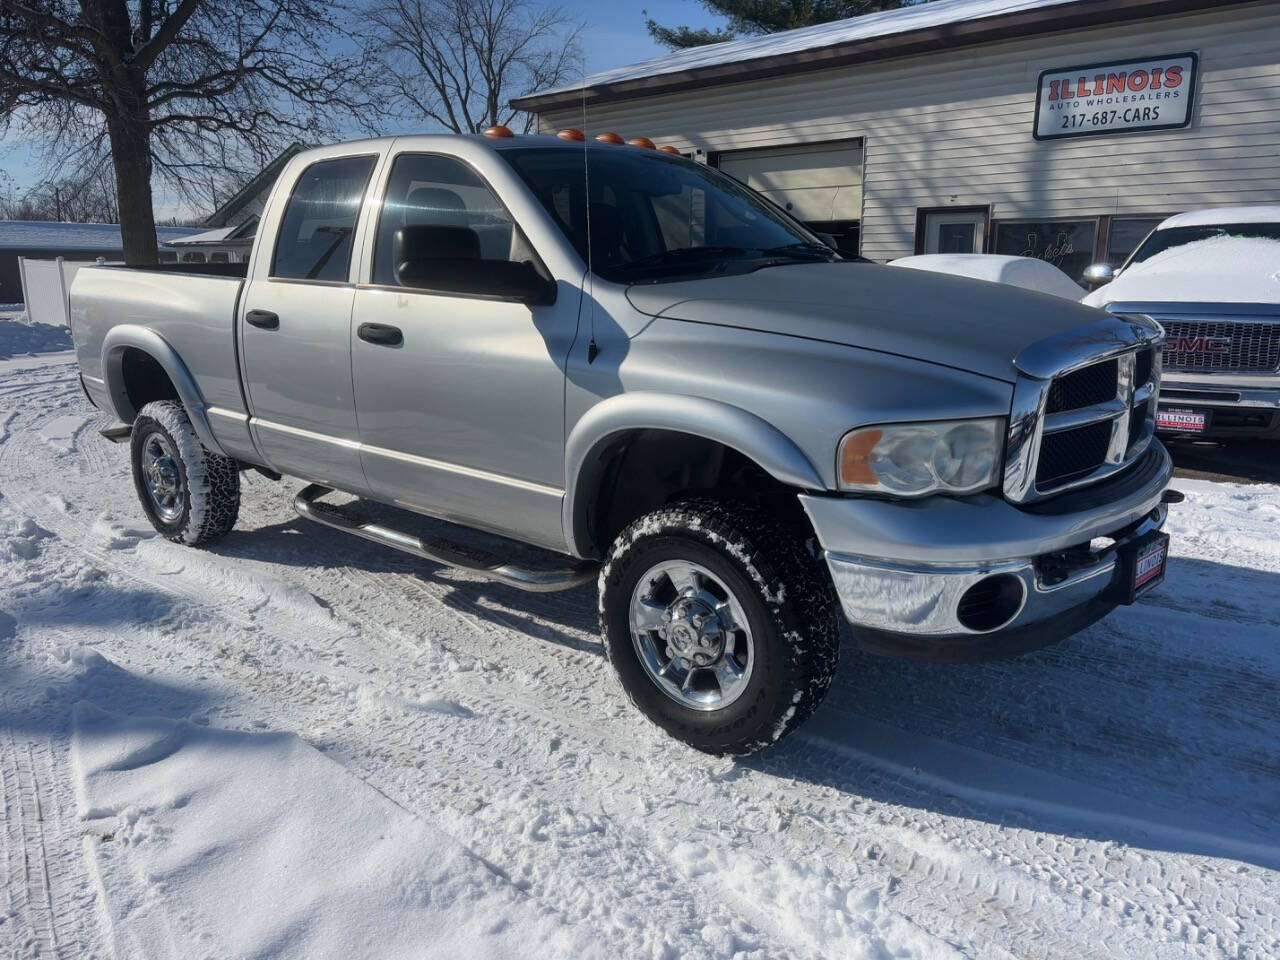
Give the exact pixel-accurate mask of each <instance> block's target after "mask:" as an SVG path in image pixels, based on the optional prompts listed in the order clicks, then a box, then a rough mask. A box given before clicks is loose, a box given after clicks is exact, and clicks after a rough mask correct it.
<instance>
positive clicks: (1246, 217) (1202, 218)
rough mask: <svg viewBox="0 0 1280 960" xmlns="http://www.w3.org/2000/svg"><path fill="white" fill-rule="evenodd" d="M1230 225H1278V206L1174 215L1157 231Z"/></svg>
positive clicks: (1192, 211)
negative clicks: (1171, 228)
mask: <svg viewBox="0 0 1280 960" xmlns="http://www.w3.org/2000/svg"><path fill="white" fill-rule="evenodd" d="M1231 223H1280V206H1274V205H1272V206H1257V207H1211V208H1209V209H1208V210H1191V211H1189V212H1187V213H1176V214H1174V215H1173V216H1172V217H1169V219H1167V220H1165V221H1163V222H1162V223H1161V224H1160V226H1158V227H1156V229H1157V230H1168V229H1169V228H1170V227H1217V226H1223V225H1226V224H1231Z"/></svg>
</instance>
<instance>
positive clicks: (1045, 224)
mask: <svg viewBox="0 0 1280 960" xmlns="http://www.w3.org/2000/svg"><path fill="white" fill-rule="evenodd" d="M1097 239H1098V221H1097V220H1096V219H1089V220H1003V221H997V222H996V224H995V233H994V237H993V241H992V249H991V252H992V253H999V254H1004V255H1006V256H1011V257H1034V258H1035V259H1037V260H1044V261H1046V262H1047V263H1052V264H1053V265H1054V266H1055V267H1057V268H1058V269H1059V270H1061V271H1062V272H1063V273H1065V274H1066V275H1067V276H1068V277H1070V278H1071V279H1072V280H1079V279H1080V277H1081V276H1082V275H1083V274H1084V270H1085V267H1087V266H1089V264H1091V263H1093V262H1094V253H1095V250H1096V248H1097Z"/></svg>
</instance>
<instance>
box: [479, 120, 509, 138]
mask: <svg viewBox="0 0 1280 960" xmlns="http://www.w3.org/2000/svg"><path fill="white" fill-rule="evenodd" d="M484 135H485V136H486V137H488V138H490V139H491V140H505V139H506V138H507V137H514V136H515V134H514V133H512V132H511V129H510V128H509V127H504V126H503V125H502V124H500V123H495V124H494V125H493V126H492V127H490V128H489V129H488V130H486V131H485V132H484Z"/></svg>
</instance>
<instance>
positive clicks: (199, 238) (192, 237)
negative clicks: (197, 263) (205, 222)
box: [169, 224, 240, 246]
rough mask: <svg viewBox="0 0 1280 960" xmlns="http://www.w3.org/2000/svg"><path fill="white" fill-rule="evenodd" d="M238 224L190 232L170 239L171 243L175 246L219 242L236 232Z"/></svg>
mask: <svg viewBox="0 0 1280 960" xmlns="http://www.w3.org/2000/svg"><path fill="white" fill-rule="evenodd" d="M238 226H240V225H239V224H236V225H235V226H231V227H218V229H216V230H205V231H204V232H203V233H189V234H187V235H186V236H185V237H178V238H176V239H174V240H170V241H169V243H170V244H171V245H173V246H178V245H183V244H188V243H218V242H219V241H222V240H225V239H227V237H228V236H230V235H231V234H232V233H234V232H235V230H236V227H238Z"/></svg>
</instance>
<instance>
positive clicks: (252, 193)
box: [205, 143, 306, 227]
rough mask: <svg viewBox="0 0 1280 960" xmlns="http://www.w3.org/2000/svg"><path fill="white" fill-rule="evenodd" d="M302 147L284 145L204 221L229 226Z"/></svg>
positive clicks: (272, 181)
mask: <svg viewBox="0 0 1280 960" xmlns="http://www.w3.org/2000/svg"><path fill="white" fill-rule="evenodd" d="M304 149H306V148H305V147H303V145H302V144H300V143H294V144H290V145H289V146H287V147H285V148H284V150H283V151H281V153H280V155H279V156H278V157H276V158H275V159H274V160H272V161H271V162H270V163H268V164H267V165H266V166H265V167H263V168H262V169H261V170H259V171H258V172H257V174H255V175H254V177H253V179H252V180H250V181H249V182H248V183H246V184H245V185H244V186H243V187H241V188H240V189H239V190H238V191H237V192H236V193H235V195H234V196H232V198H231V199H230V200H228V201H227V202H226V203H224V204H223V205H222V206H220V207H219V208H218V209H217V210H215V211H213V213H212V214H211V215H210V217H209V219H208V220H206V221H205V223H207V224H208V225H209V226H211V227H225V226H229V225H230V224H231V220H232V218H234V217H235V215H236V214H237V213H239V212H240V211H241V210H243V209H244V208H245V207H247V206H248V205H249V204H250V203H252V202H253V199H254V197H256V196H258V194H260V193H262V191H263V190H267V189H269V188H270V187H271V185H272V184H273V183H275V182H276V177H278V176H280V171H281V170H283V169H284V165H285V164H286V163H288V162H289V161H290V160H291V159H293V156H294V154H296V153H300V152H301V151H302V150H304Z"/></svg>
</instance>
